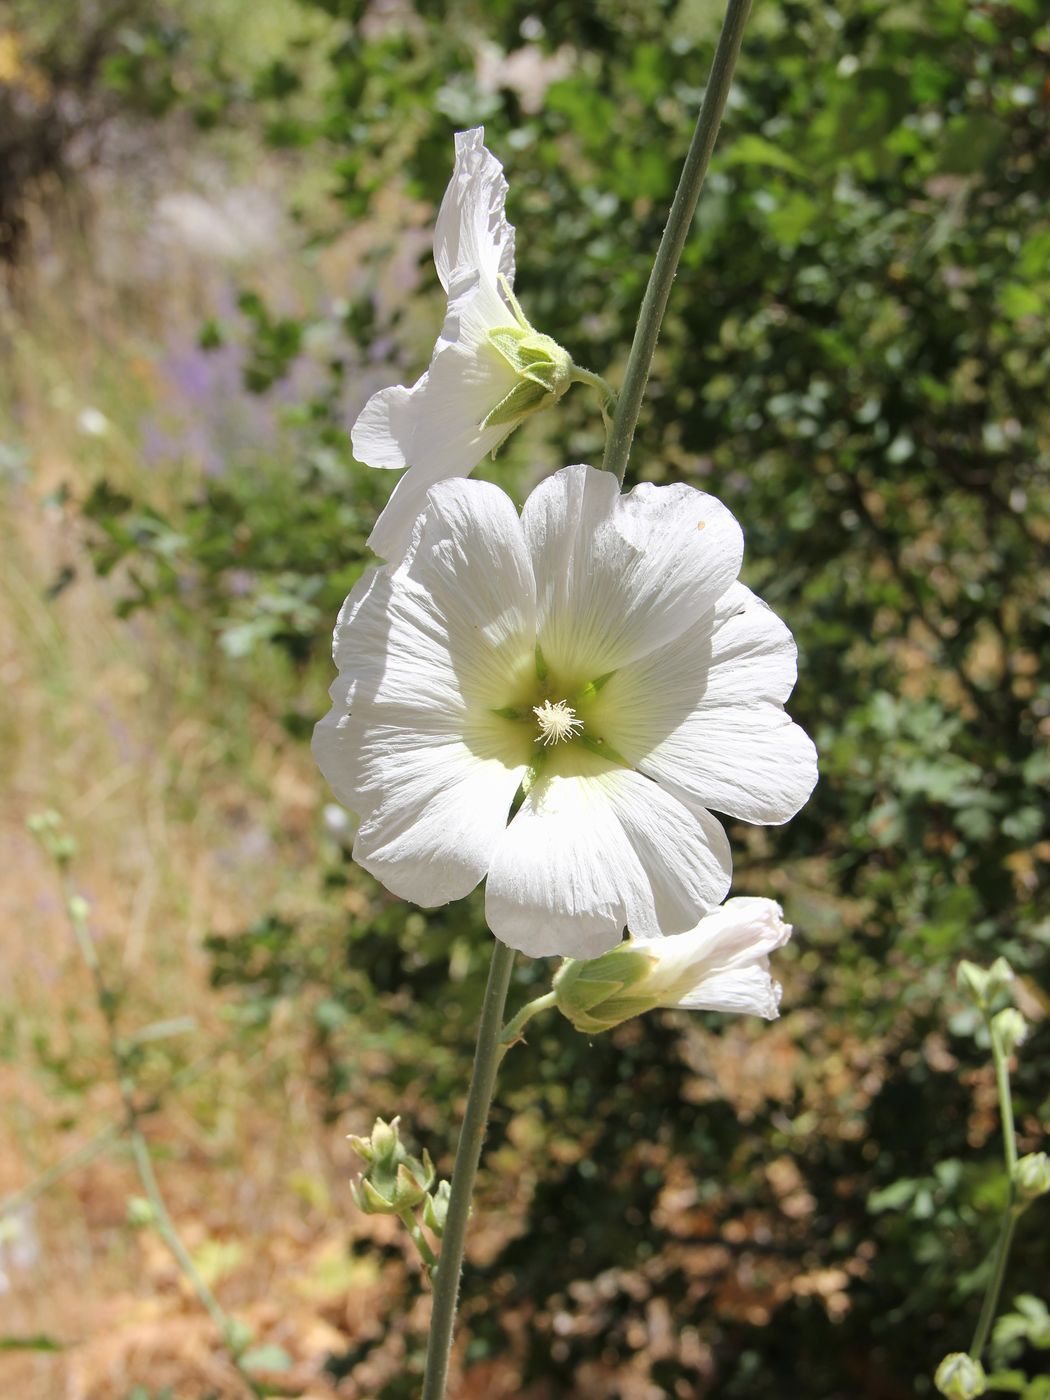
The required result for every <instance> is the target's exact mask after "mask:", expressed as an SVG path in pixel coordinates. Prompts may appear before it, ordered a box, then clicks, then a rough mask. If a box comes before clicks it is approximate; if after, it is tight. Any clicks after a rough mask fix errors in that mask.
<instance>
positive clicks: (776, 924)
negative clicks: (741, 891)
mask: <svg viewBox="0 0 1050 1400" xmlns="http://www.w3.org/2000/svg"><path fill="white" fill-rule="evenodd" d="M790 937H791V925H790V924H786V923H785V922H784V914H783V910H782V909H781V908H780V905H779V904H777V903H776V902H775V901H774V900H772V899H757V898H753V897H743V898H737V899H727V900H726V902H725V904H723V905H722V907H721V908H720V909H716V910H715V911H714V913H712V914H707V915H705V916H704V918H702V919H701V920H700V922H699V923H698V924H697V926H696V927H695V928H693V929H689V930H688V932H686V933H676V934H672V935H670V936H669V937H668V938H661V939H660V940H659V942H648V941H646V940H642V939H638V938H629V939H627V940H626V941H625V942H624V943H621V944H620V945H619V946H618V947H616V948H613V949H612V951H611V952H608V953H603V954H602V956H601V957H600V958H594V959H592V960H591V961H589V962H577V961H576V960H575V959H574V958H569V959H567V960H566V961H565V962H564V963H562V965H561V967H560V968H559V969H558V972H557V974H556V976H555V978H554V995H555V998H556V1002H557V1006H558V1009H559V1010H560V1011H561V1012H562V1013H563V1014H564V1015H565V1016H567V1017H568V1018H569V1020H570V1021H571V1022H572V1023H573V1025H574V1026H575V1027H576V1029H577V1030H580V1031H586V1032H587V1033H588V1034H591V1035H597V1034H598V1033H599V1032H601V1031H607V1030H611V1029H612V1027H613V1026H618V1025H619V1024H620V1023H621V1022H622V1021H627V1020H630V1018H631V1017H632V1016H641V1015H643V1014H644V1013H645V1012H646V1011H654V1010H655V1009H656V1008H657V1007H659V1006H663V1007H672V1008H682V1009H684V1010H689V1011H731V1012H748V1013H750V1014H751V1015H753V1016H764V1017H765V1019H766V1020H767V1021H772V1020H774V1019H775V1018H776V1017H777V1015H778V1014H779V1010H778V1008H779V1006H780V992H781V987H780V983H779V982H774V980H773V978H772V977H771V976H770V974H769V955H770V953H771V952H773V951H774V949H776V948H782V947H783V946H784V944H785V943H786V942H787V941H788V939H789V938H790Z"/></svg>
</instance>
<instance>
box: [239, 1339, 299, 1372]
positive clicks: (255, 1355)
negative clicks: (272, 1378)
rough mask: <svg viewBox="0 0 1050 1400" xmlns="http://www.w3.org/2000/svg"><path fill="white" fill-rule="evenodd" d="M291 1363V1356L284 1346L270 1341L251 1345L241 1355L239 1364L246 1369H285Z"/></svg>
mask: <svg viewBox="0 0 1050 1400" xmlns="http://www.w3.org/2000/svg"><path fill="white" fill-rule="evenodd" d="M291 1364H292V1358H291V1357H290V1356H289V1355H288V1353H287V1352H286V1351H285V1349H284V1347H279V1346H275V1345H274V1344H272V1343H266V1344H264V1345H263V1346H261V1347H252V1348H251V1350H250V1351H246V1352H245V1353H244V1355H243V1356H242V1357H241V1365H242V1366H243V1367H244V1369H245V1370H246V1371H287V1370H288V1368H289V1367H290V1366H291Z"/></svg>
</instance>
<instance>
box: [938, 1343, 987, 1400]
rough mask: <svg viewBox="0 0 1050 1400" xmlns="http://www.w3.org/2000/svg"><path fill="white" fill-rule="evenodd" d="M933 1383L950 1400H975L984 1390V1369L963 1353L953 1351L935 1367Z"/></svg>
mask: <svg viewBox="0 0 1050 1400" xmlns="http://www.w3.org/2000/svg"><path fill="white" fill-rule="evenodd" d="M933 1383H934V1385H935V1386H936V1387H937V1389H938V1390H939V1391H940V1392H941V1394H942V1395H947V1396H950V1397H952V1400H976V1397H977V1396H978V1395H983V1394H984V1392H985V1389H986V1386H985V1375H984V1367H983V1366H982V1365H981V1363H980V1362H979V1361H975V1360H974V1359H973V1357H972V1356H967V1355H966V1353H965V1352H964V1351H953V1352H951V1353H950V1354H949V1355H948V1356H946V1357H945V1358H944V1360H943V1361H942V1362H941V1364H940V1365H939V1366H938V1367H937V1373H936V1375H935V1376H934V1378H933Z"/></svg>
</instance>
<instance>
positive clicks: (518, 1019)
mask: <svg viewBox="0 0 1050 1400" xmlns="http://www.w3.org/2000/svg"><path fill="white" fill-rule="evenodd" d="M557 1000H558V996H557V993H556V992H547V993H546V995H544V996H542V997H537V998H536V999H535V1001H527V1002H526V1003H525V1005H524V1006H523V1007H522V1008H521V1010H520V1011H519V1012H518V1014H517V1015H516V1016H512V1017H511V1019H510V1020H509V1021H508V1022H507V1024H506V1025H505V1026H504V1027H503V1034H502V1036H500V1044H501V1045H502V1046H503V1049H504V1050H505V1051H506V1050H509V1049H510V1047H511V1046H512V1045H513V1044H514V1042H515V1041H516V1040H519V1039H520V1038H521V1033H522V1031H523V1030H524V1028H525V1026H526V1025H527V1024H528V1022H529V1021H531V1020H532V1018H533V1016H538V1015H539V1013H540V1012H541V1011H546V1010H547V1008H548V1007H549V1006H553V1005H554V1004H555V1002H556V1001H557Z"/></svg>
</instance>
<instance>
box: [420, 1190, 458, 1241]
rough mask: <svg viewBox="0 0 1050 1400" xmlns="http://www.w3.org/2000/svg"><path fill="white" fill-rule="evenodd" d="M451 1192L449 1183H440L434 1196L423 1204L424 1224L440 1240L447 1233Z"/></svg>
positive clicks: (429, 1197)
mask: <svg viewBox="0 0 1050 1400" xmlns="http://www.w3.org/2000/svg"><path fill="white" fill-rule="evenodd" d="M451 1190H452V1188H451V1186H450V1184H449V1183H448V1182H447V1181H439V1182H438V1184H437V1189H436V1190H435V1191H434V1194H433V1195H432V1196H428V1197H427V1199H426V1201H425V1202H424V1204H423V1224H424V1225H425V1226H426V1227H427V1229H428V1230H433V1232H434V1234H435V1235H437V1237H438V1239H440V1238H441V1236H442V1235H443V1234H444V1233H445V1221H446V1220H447V1219H448V1200H449V1195H450V1193H451Z"/></svg>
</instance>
